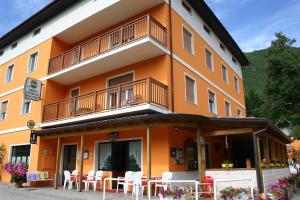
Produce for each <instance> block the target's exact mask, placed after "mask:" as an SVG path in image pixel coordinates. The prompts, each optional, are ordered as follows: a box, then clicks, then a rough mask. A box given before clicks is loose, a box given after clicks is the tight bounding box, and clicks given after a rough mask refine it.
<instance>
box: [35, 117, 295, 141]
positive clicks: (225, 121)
mask: <svg viewBox="0 0 300 200" xmlns="http://www.w3.org/2000/svg"><path fill="white" fill-rule="evenodd" d="M148 126H151V127H158V126H175V127H181V126H182V127H188V128H201V129H202V130H203V132H210V131H218V130H232V129H241V128H251V129H252V130H253V132H254V131H257V130H261V129H264V128H266V127H267V133H268V134H270V135H272V136H273V137H275V138H277V139H278V140H280V141H282V142H283V143H286V144H287V143H290V142H291V140H290V138H289V137H287V136H286V135H285V134H284V133H282V132H281V131H280V129H278V128H277V127H276V126H275V125H274V124H273V123H272V121H270V120H268V119H264V118H209V117H205V116H202V115H190V114H146V115H134V116H127V117H119V118H110V119H105V120H100V121H92V122H85V123H81V124H74V125H67V126H60V127H53V128H47V129H42V130H36V131H34V133H35V134H36V135H38V136H45V135H53V134H54V135H59V134H65V133H78V134H79V133H80V132H81V131H82V132H85V133H87V132H88V131H95V130H96V132H97V130H98V131H100V130H101V131H113V130H114V129H116V130H117V129H118V128H120V127H123V128H124V127H127V129H128V130H130V129H131V130H134V129H139V128H143V127H148ZM127 129H126V130H127Z"/></svg>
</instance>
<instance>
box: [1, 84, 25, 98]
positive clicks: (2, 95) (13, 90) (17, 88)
mask: <svg viewBox="0 0 300 200" xmlns="http://www.w3.org/2000/svg"><path fill="white" fill-rule="evenodd" d="M23 88H24V86H19V87H16V88H14V89H12V90H9V91H7V92H4V93H2V94H0V98H1V97H4V96H7V95H10V94H12V93H15V92H18V91H19V90H23Z"/></svg>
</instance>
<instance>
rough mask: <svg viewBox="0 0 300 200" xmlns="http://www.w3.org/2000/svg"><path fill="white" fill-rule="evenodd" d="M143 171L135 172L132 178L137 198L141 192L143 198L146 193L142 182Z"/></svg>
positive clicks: (133, 193) (133, 191) (133, 189)
mask: <svg viewBox="0 0 300 200" xmlns="http://www.w3.org/2000/svg"><path fill="white" fill-rule="evenodd" d="M142 177H143V173H142V172H134V173H133V174H132V180H133V188H132V196H133V195H135V196H136V199H138V196H139V194H141V199H143V194H144V186H143V183H142Z"/></svg>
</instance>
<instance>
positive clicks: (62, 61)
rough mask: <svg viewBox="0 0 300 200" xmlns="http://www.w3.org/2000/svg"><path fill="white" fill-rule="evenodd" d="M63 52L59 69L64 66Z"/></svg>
mask: <svg viewBox="0 0 300 200" xmlns="http://www.w3.org/2000/svg"><path fill="white" fill-rule="evenodd" d="M64 55H65V54H64V53H63V54H62V55H61V69H63V68H64Z"/></svg>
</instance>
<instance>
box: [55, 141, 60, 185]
mask: <svg viewBox="0 0 300 200" xmlns="http://www.w3.org/2000/svg"><path fill="white" fill-rule="evenodd" d="M60 151H61V137H58V138H57V147H56V164H55V177H54V188H55V189H57V186H58V180H59V173H58V171H59V163H60Z"/></svg>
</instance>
